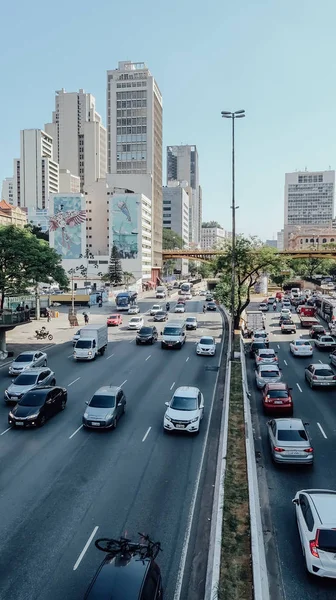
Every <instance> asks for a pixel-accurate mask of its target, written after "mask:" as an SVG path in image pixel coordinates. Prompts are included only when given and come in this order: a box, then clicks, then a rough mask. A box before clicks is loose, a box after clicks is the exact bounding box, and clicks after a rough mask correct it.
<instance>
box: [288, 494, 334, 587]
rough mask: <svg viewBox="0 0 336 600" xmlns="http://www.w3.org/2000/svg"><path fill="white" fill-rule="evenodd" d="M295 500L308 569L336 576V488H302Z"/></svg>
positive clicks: (321, 575)
mask: <svg viewBox="0 0 336 600" xmlns="http://www.w3.org/2000/svg"><path fill="white" fill-rule="evenodd" d="M292 502H293V504H294V505H295V512H296V521H297V526H298V531H299V536H300V541H301V547H302V553H303V557H304V560H305V561H306V568H307V571H308V572H309V573H311V574H312V575H315V576H317V577H330V578H331V579H336V560H335V551H336V491H334V490H324V489H313V490H299V491H298V492H296V494H295V497H294V498H293V500H292Z"/></svg>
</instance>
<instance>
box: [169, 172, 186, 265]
mask: <svg viewBox="0 0 336 600" xmlns="http://www.w3.org/2000/svg"><path fill="white" fill-rule="evenodd" d="M162 192H163V195H162V198H163V200H162V202H163V227H164V228H166V229H171V230H172V231H174V232H175V233H177V234H178V235H179V236H180V237H181V238H182V240H183V242H184V247H185V248H188V247H189V203H190V198H189V195H188V193H187V191H186V189H185V188H184V187H183V186H182V185H181V184H179V182H177V181H176V182H175V181H174V182H170V183H169V185H168V186H166V187H163V188H162ZM188 269H189V261H188V260H187V259H178V260H176V261H175V270H178V271H181V274H182V275H186V274H187V273H188Z"/></svg>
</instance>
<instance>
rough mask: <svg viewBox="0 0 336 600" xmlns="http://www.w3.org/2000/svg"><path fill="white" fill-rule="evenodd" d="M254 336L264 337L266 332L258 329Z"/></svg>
mask: <svg viewBox="0 0 336 600" xmlns="http://www.w3.org/2000/svg"><path fill="white" fill-rule="evenodd" d="M254 337H255V338H265V337H267V333H266V331H260V332H259V333H255V334H254Z"/></svg>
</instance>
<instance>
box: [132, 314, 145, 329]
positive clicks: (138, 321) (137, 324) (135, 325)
mask: <svg viewBox="0 0 336 600" xmlns="http://www.w3.org/2000/svg"><path fill="white" fill-rule="evenodd" d="M143 326H144V320H143V317H132V318H131V320H130V322H129V323H128V329H136V330H137V331H138V330H139V329H141V327H143Z"/></svg>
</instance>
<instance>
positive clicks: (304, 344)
mask: <svg viewBox="0 0 336 600" xmlns="http://www.w3.org/2000/svg"><path fill="white" fill-rule="evenodd" d="M295 345H296V346H310V342H303V341H302V340H297V341H296V342H295Z"/></svg>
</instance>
